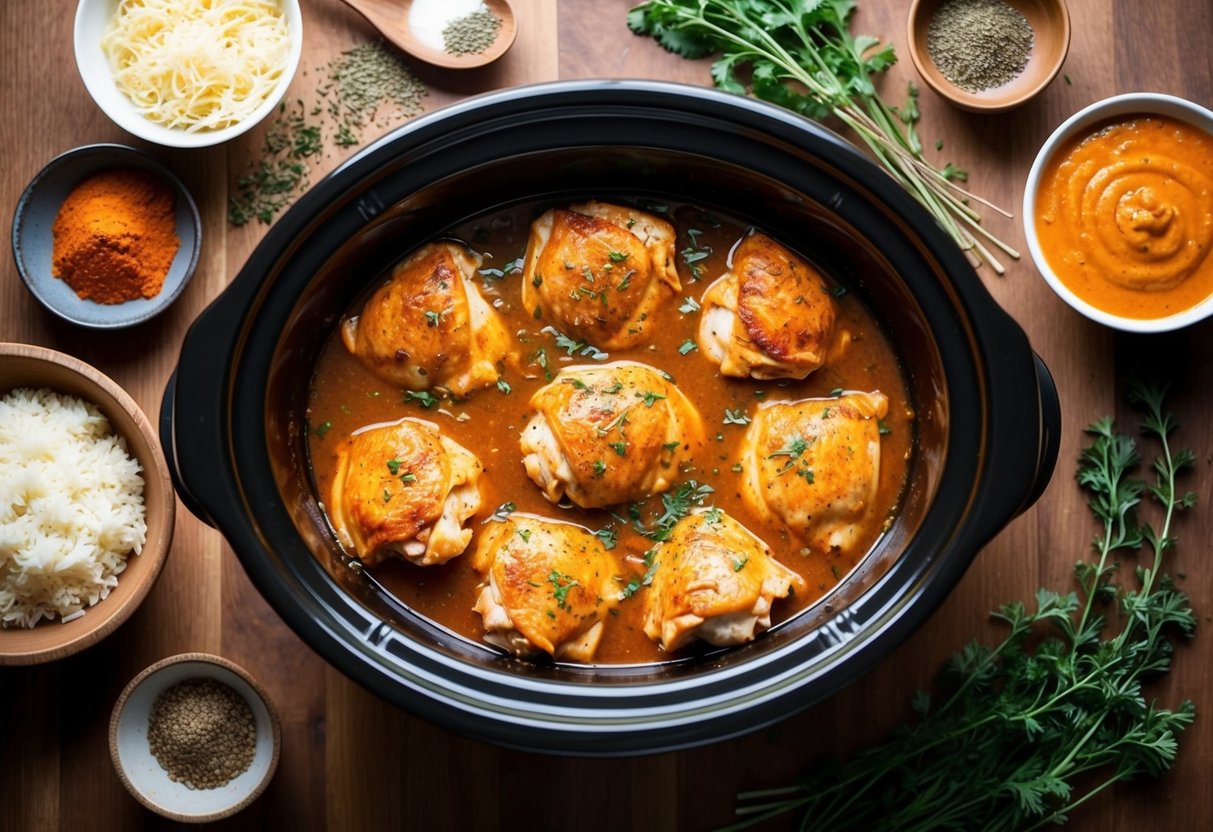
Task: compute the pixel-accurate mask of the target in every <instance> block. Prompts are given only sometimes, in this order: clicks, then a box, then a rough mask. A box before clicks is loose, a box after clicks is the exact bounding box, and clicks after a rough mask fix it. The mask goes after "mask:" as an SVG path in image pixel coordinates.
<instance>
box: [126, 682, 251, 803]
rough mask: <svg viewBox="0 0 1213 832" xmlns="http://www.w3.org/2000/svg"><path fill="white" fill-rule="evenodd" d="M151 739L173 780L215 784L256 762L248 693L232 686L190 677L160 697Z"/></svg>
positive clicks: (152, 719)
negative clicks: (240, 692)
mask: <svg viewBox="0 0 1213 832" xmlns="http://www.w3.org/2000/svg"><path fill="white" fill-rule="evenodd" d="M147 740H148V744H149V745H150V746H151V751H152V756H154V757H155V758H156V762H158V763H160V766H161V768H163V769H164V770H165V771H166V772H168V776H169V779H170V780H172V781H173V782H175V783H182V784H183V785H185V786H187V787H189V788H191V789H215V788H218V787H219V786H222V785H224V784H226V783H228V782H230V781H232V780H233V779H235V778H236V777H238V776H239V775H241V774H243V773H244V772H245V771H247V770H248V768H249V766H250V765H252V763H253V756H254V754H255V753H256V750H257V725H256V722H255V721H254V720H253V712H252V711H251V710H250V709H249V706H248V703H247V702H245V701H244V697H242V696H241V695H240V694H238V693H237V692H236V691H234V690H232V688H231V687H230V686H228V685H225V684H224V683H222V682H218V681H216V680H214V679H186V680H185V681H183V682H178V683H177V684H175V685H173V686H172V687H170V688H168V689H167V690H165V691H164V692H163V693H161V694H160V696H159V697H157V698H156V702H155V704H154V705H152V712H151V715H150V716H149V717H148V726H147Z"/></svg>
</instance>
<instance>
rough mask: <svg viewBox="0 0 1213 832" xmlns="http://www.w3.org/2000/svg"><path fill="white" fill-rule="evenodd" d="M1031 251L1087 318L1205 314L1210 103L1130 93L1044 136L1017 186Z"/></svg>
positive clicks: (1137, 327) (1141, 322) (1211, 285)
mask: <svg viewBox="0 0 1213 832" xmlns="http://www.w3.org/2000/svg"><path fill="white" fill-rule="evenodd" d="M1023 218H1024V219H1023V222H1024V231H1025V234H1026V236H1027V241H1028V250H1029V251H1030V252H1031V254H1032V260H1033V261H1034V262H1035V264H1036V268H1037V270H1038V271H1039V272H1040V274H1041V276H1042V277H1044V279H1045V282H1046V283H1048V284H1049V286H1050V288H1052V289H1053V291H1054V292H1056V293H1057V294H1058V295H1059V296H1060V297H1061V298H1062V300H1064V301H1065V302H1066V303H1068V304H1069V305H1070V306H1072V307H1074V308H1075V309H1076V310H1078V311H1079V312H1081V313H1082V314H1083V315H1085V316H1087V317H1088V318H1090V319H1092V320H1094V321H1098V322H1099V323H1102V324H1105V325H1107V326H1110V327H1114V328H1116V329H1121V330H1126V331H1130V332H1165V331H1168V330H1173V329H1179V328H1181V327H1185V326H1188V325H1189V324H1192V323H1194V322H1196V321H1199V320H1201V319H1203V318H1205V317H1208V316H1209V315H1210V314H1213V255H1211V254H1210V249H1211V248H1213V112H1211V111H1210V110H1208V109H1206V108H1204V107H1201V106H1200V105H1198V104H1194V103H1192V102H1191V101H1186V100H1184V99H1182V98H1177V97H1175V96H1171V95H1164V94H1161V93H1127V94H1124V95H1116V96H1113V97H1111V98H1105V99H1103V100H1102V101H1097V102H1095V103H1094V104H1091V105H1090V106H1088V107H1086V108H1084V109H1082V110H1080V111H1079V112H1077V113H1075V114H1074V115H1073V116H1071V117H1070V118H1068V119H1067V120H1066V121H1065V122H1063V123H1062V124H1061V126H1060V127H1058V128H1057V129H1056V130H1055V131H1053V134H1052V135H1051V136H1049V138H1048V140H1047V141H1045V143H1044V145H1043V146H1042V147H1041V149H1040V151H1039V153H1037V155H1036V160H1035V161H1034V162H1033V164H1032V169H1031V171H1030V172H1029V173H1028V182H1027V187H1026V188H1025V189H1024V198H1023Z"/></svg>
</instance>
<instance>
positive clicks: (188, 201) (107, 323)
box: [10, 142, 202, 330]
mask: <svg viewBox="0 0 1213 832" xmlns="http://www.w3.org/2000/svg"><path fill="white" fill-rule="evenodd" d="M90 156H94V157H97V159H98V160H112V162H113V165H112V166H113V167H120V166H121V165H122V163H123V162H122V160H123V157H125V158H127V159H136V160H138V162H139V164H140V165H142V166H143V167H144V168H145V169H148V170H152V171H154V172H155V174H156V175H157V176H159V177H160V178H161V179H162V180H163V181H164V182H166V183H167V184H168V186H169V187H170V188H172V189H173V193H174V194H175V195H176V196H177V199H178V201H179V205H183V206H184V210H185V212H186V216H187V218H188V221H189V226H190V227H191V228H192V230H193V235H194V243H193V245H192V246H190V250H189V259H188V260H187V261H186V265H185V267H184V269H185V273H184V276H183V277H182V278H181V280H180V281H178V282H177V285H176V286H174V287H172V289H171V290H169V291H167V292H166V291H163V290H162V291H161V293H160V294H158V295H156V296H155V297H154V298H150V299H149V300H150V301H151V305H150V306H149V307H148V308H146V310H145V311H144V312H143V313H141V314H135V315H131V316H128V317H121V316H119V315H118V314H117V313H115V314H114V317H113V318H111V319H101V320H87V319H84V318H81V317H79V316H77V315H74V314H72V312H71V311H69V310H67V309H64V308H62V307H61V306H59V305H57V304H56V303H55V302H54V301H53V300H52V299H51V297H50V296H48V295H47V293H46V292H44V291H43V289H42V286H41V281H40V280H39V278H37V277H35V276H34V272H33V270H32V269H31V268H30V266H29V264H28V263H26V259H25V245H24V243H23V242H22V233H23V230H24V227H25V218H26V215H27V213H28V212H29V207H30V204H31V201H32V200H33V198H34V196H35V195H36V194H37V193H38V189H39V188H40V187H41V186H42V185H43V183H45V182H46V181H48V180H49V179H50V178H51V177H52V176H54V174H55V173H56V172H57V171H58V170H59V169H60V168H62V167H63V166H64V165H65V164H67V163H68V162H71V161H72V160H74V159H79V158H87V157H90ZM103 169H105V168H104V166H102V167H98V168H96V169H95V170H94V172H99V171H100V170H103ZM59 207H61V206H59ZM179 210H181V209H180V208H178V211H179ZM57 212H58V207H57V208H56V213H57ZM174 222H176V220H174ZM10 237H11V243H12V252H13V261H14V262H15V263H16V265H17V273H18V274H19V275H20V276H21V281H22V282H23V283H24V284H25V287H26V288H27V289H28V290H29V293H30V294H31V295H33V296H34V298H35V299H37V301H38V302H39V303H40V304H42V306H43V307H44V308H45V309H46V310H47V311H48V312H51V313H52V314H54V315H56V316H57V317H59V318H61V319H62V320H65V321H67V322H68V323H72V324H75V325H76V326H82V327H85V328H86V329H98V330H114V329H126V328H128V327H132V326H136V325H138V324H141V323H144V322H145V321H149V320H151V319H152V318H154V317H156V316H157V315H159V314H160V313H161V312H163V311H164V310H166V309H168V308H169V307H170V306H172V305H173V303H174V302H175V301H176V300H177V298H178V297H180V296H181V293H182V292H184V291H185V287H186V286H187V285H188V284H189V282H190V281H191V280H192V279H193V277H194V272H195V271H197V268H198V260H199V258H200V257H201V254H202V216H201V214H200V213H199V212H198V204H197V202H195V201H194V196H193V194H191V193H190V190H189V188H187V187H186V186H185V183H184V182H182V181H181V179H180V178H179V177H178V176H177V174H175V173H173V171H172V170H171V169H170V168H169V167H168V166H167V165H166V164H164V163H163V162H161V161H160V160H159V159H157V158H156V157H155V156H153V155H152V154H151V153H148V152H147V151H146V150H143V149H141V148H138V147H131V146H130V145H125V144H118V143H114V142H99V143H96V144H85V145H80V146H79V147H73V148H71V149H70V150H65V151H63V152H62V153H60V154H59V155H57V156H55V157H54V158H52V159H51V160H50V161H49V162H47V163H46V164H45V165H43V166H42V169H41V170H39V171H38V172H37V173H36V174H34V177H33V178H32V179H31V180H30V181H29V184H28V185H26V186H25V190H23V191H22V192H21V196H20V198H18V200H17V207H16V208H15V209H14V210H13V225H12V232H11V235H10ZM180 257H181V252H178V254H177V256H176V257H174V258H173V262H174V263H176V262H177V260H178V258H180ZM169 268H170V269H171V268H172V266H171V265H170V267H169ZM51 279H52V280H54V279H56V278H54V276H53V274H52V275H51ZM110 308H112V309H121V308H122V304H119V305H117V306H114V307H110Z"/></svg>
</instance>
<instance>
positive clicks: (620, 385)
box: [602, 381, 623, 396]
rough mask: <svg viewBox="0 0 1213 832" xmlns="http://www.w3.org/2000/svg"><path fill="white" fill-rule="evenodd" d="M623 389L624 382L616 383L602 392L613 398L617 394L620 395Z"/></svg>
mask: <svg viewBox="0 0 1213 832" xmlns="http://www.w3.org/2000/svg"><path fill="white" fill-rule="evenodd" d="M622 389H623V382H622V381H617V382H615V383H614V384H612V385H611V386H610V387H607V388H606V389H605V390H603V391H602V392H603V393H606V394H608V395H611V396H613V395H615V394H616V393H618V392H619V391H620V390H622Z"/></svg>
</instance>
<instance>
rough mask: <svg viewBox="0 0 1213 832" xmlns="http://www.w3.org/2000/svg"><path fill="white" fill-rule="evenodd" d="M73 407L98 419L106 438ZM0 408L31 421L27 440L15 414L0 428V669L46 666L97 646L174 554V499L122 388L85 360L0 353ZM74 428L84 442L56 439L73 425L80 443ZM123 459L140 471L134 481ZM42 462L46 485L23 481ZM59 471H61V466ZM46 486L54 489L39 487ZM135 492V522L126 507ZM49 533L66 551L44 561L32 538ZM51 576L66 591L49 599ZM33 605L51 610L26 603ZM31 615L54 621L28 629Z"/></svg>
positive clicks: (143, 423)
mask: <svg viewBox="0 0 1213 832" xmlns="http://www.w3.org/2000/svg"><path fill="white" fill-rule="evenodd" d="M41 391H50V392H49V393H44V392H41ZM75 399H78V400H82V401H83V402H85V403H86V404H87V405H88V406H91V408H95V411H99V413H100V415H101V416H103V417H104V420H105V421H106V422H108V430H106V428H105V426H104V424H103V423H101V422H99V421H98V419H97V416H96V412H95V411H93V410H91V409H90V408H89V407H83V408H81V407H80V406H79V405H76V404H73V400H75ZM0 407H3V408H13V407H16V408H19V409H23V411H24V413H25V415H27V416H28V413H34V414H35V417H34V418H35V419H36V424H37V425H38V426H37V427H35V428H34V429H30V427H29V424H30V423H29V422H28V420H26V421H25V422H23V427H22V429H21V431H20V432H19V433H17V432H14V431H13V430H12V429H11V425H12V424H14V423H15V422H16V421H17V420H16V419H15V417H14V413H15V412H16V411H13V410H8V411H7V412H8V418H7V419H0V620H8V622H9V623H8V626H0V665H24V664H37V663H41V662H48V661H55V660H57V659H61V658H63V657H65V656H70V655H72V654H73V653H77V652H79V651H81V650H83V649H85V648H86V647H89V646H90V645H93V644H96V643H97V642H98V641H100V640H101V639H102V638H104V637H105V636H107V635H108V634H109V633H111V632H113V631H114V630H115V629H116V628H117V627H118V625H120V624H121V623H122V622H123V621H125V620H126V619H127V618H129V617H130V615H131V613H133V612H134V611H135V610H136V608H138V606H139V604H140V603H141V602H142V601H143V599H144V597H145V596H146V595H147V593H148V591H149V590H151V588H152V586H153V585H154V584H155V582H156V579H157V577H159V575H160V570H161V567H162V566H163V565H164V559H165V557H166V556H167V555H168V551H169V547H170V546H171V544H172V540H173V522H174V517H175V511H176V497H175V495H174V492H173V486H172V480H171V479H170V478H169V473H168V465H167V463H166V462H165V459H164V453H163V451H162V450H161V448H160V442H159V439H158V437H157V434H156V431H155V429H154V427H153V426H152V423H151V422H150V421H149V420H148V418H147V416H146V415H145V414H144V413H143V411H142V410H141V409H140V408H139V405H138V404H136V403H135V401H134V399H132V398H131V397H130V396H129V395H127V393H126V392H125V391H124V390H123V389H122V388H121V387H119V386H118V385H117V384H116V383H114V381H113V380H111V379H110V378H109V377H108V376H106V375H105V374H104V373H101V372H100V371H98V370H97V369H96V368H94V367H90V366H89V365H88V364H86V363H84V362H83V361H80V360H79V359H77V358H73V357H72V356H70V355H65V354H63V353H60V352H56V351H54V350H49V349H45V348H43V347H35V346H31V345H29V344H13V343H0ZM6 422H7V424H6ZM43 424H45V429H43V428H42V427H41V426H42V425H43ZM81 424H87V425H88V426H89V427H88V435H87V436H86V437H85V438H84V439H83V440H82V439H80V437H79V436H76V435H73V436H71V437H70V438H67V437H65V436H64V434H63V433H62V432H59V431H60V429H61V428H62V427H63V426H64V425H75V427H74V428H73V429H74V430H75V431H76V433H77V434H79V433H80V432H81V431H82V428H80V427H79V426H80V425H81ZM6 429H8V435H7V436H5V435H3V432H4V431H5V430H6ZM106 433H112V434H113V435H115V436H117V437H119V441H118V442H116V443H115V442H114V441H113V440H110V439H108V438H106V436H105V435H104V434H106ZM5 443H7V444H5ZM81 443H83V444H81ZM94 445H96V446H97V447H95V448H94V447H93V446H94ZM128 456H129V457H130V458H132V459H133V460H134V461H135V462H137V474H138V475H137V477H135V476H134V473H133V472H134V471H135V470H136V466H134V465H133V464H131V463H130V462H128V461H126V457H128ZM40 460H41V461H46V460H50V461H52V462H54V463H55V466H54V467H55V473H54V474H53V476H50V477H49V478H48V477H47V476H46V475H45V474H44V473H39V474H37V475H35V474H33V473H30V472H32V471H34V470H35V469H36V467H37V466H38V465H41V464H42V462H40ZM64 460H68V461H70V464H67V465H59V464H58V463H59V462H62V461H64ZM37 470H39V471H40V472H41V471H43V470H44V469H41V468H38V469H37ZM138 479H141V480H142V484H141V487H140V485H139V484H138ZM48 482H49V483H50V484H52V485H53V486H54V487H53V488H47V487H46V484H47V483H48ZM115 489H119V490H118V491H115ZM140 490H141V491H142V494H141V499H142V504H143V512H142V518H141V522H140V521H139V520H138V517H137V515H136V514H134V512H135V511H136V509H135V508H132V506H133V504H134V503H135V502H137V501H138V499H139V498H140V495H139V493H138V492H139V491H140ZM67 492H71V493H70V494H69V493H67ZM132 517H135V520H132V519H131V518H132ZM47 524H50V527H53V528H54V529H55V530H56V536H58V535H60V534H61V535H63V536H68V537H67V542H66V543H65V542H64V541H63V540H61V539H57V540H56V541H55V545H56V546H57V547H58V549H56V550H55V551H53V552H51V551H47V552H43V551H42V550H40V549H38V547H40V546H46V545H49V544H47V543H46V542H45V541H46V538H49V537H50V535H46V536H45V537H42V536H41V535H40V534H39V530H45V529H46V528H48V525H47ZM143 526H145V527H146V530H145V531H144V530H143ZM60 530H61V532H60ZM140 532H141V533H140ZM72 535H74V536H72ZM40 537H41V539H39V538H40ZM140 538H142V541H141V542H140ZM64 546H70V547H71V549H70V555H64V554H63V547H64ZM124 549H126V550H133V551H128V552H125V553H124V552H123V551H122V550H124ZM115 553H117V554H115ZM123 555H124V556H125V566H124V567H122V566H115V565H114V558H115V557H117V558H119V559H121V558H122V556H123ZM102 560H104V561H105V562H104V563H103V564H100V561H102ZM94 562H96V563H98V564H99V565H94ZM49 564H54V567H53V568H52V567H51V566H50V565H49ZM60 573H64V574H67V575H69V576H71V577H70V580H72V581H74V583H72V584H70V585H68V586H67V587H66V588H62V589H61V588H56V586H55V584H56V582H57V581H60V580H62V581H67V580H69V578H63V579H60V578H59V577H57V576H58V575H59V574H60ZM111 573H116V574H113V575H111ZM81 576H84V577H81ZM114 580H116V584H114ZM106 584H114V585H112V586H107V585H106ZM81 587H83V589H82V588H81ZM35 590H37V591H38V592H39V593H40V594H39V595H35V594H34V593H35ZM36 597H37V598H51V599H53V603H51V602H48V603H39V604H35V603H34V601H33V600H31V599H34V598H36ZM70 597H74V598H76V599H77V600H76V601H75V603H71V602H70V600H69V598H70ZM93 597H96V598H97V600H96V602H95V603H90V602H91V601H92V599H93ZM74 607H80V609H78V610H77V609H73V608H74ZM38 609H47V610H48V611H50V612H52V613H53V617H51V618H49V619H48V618H46V617H42V618H41V619H40V620H38V621H37V623H36V624H34V626H32V627H31V626H26V625H25V622H27V621H28V620H29V619H31V618H32V617H33V615H34V614H36V611H37V610H38ZM59 610H64V611H65V614H60V613H59Z"/></svg>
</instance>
